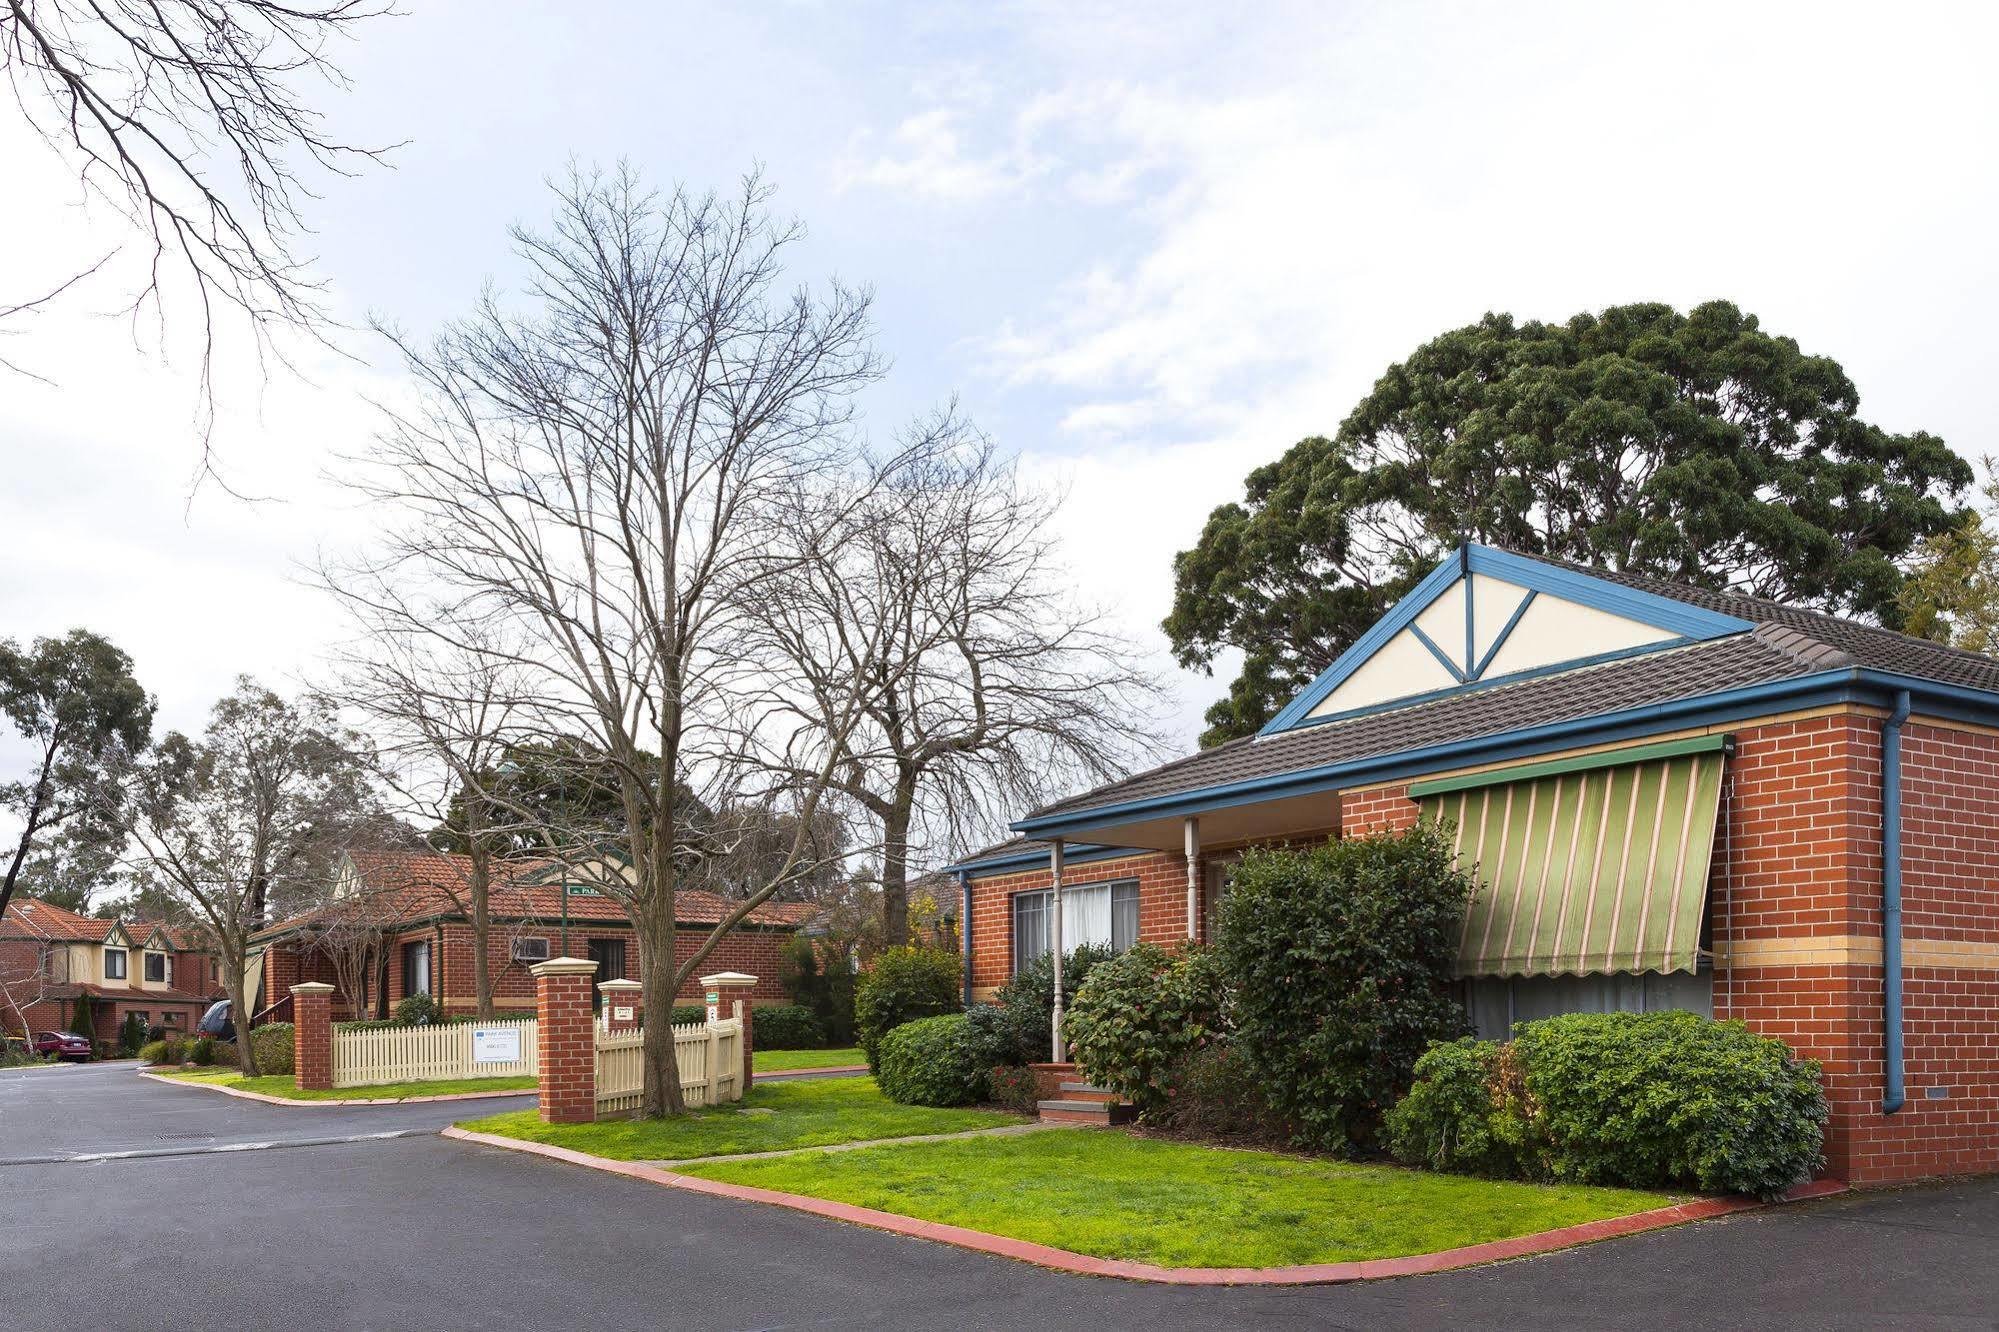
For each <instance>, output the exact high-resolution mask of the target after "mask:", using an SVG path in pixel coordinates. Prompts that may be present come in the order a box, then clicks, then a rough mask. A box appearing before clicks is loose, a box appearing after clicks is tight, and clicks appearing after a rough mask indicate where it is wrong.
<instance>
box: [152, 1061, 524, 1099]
mask: <svg viewBox="0 0 1999 1332" xmlns="http://www.w3.org/2000/svg"><path fill="white" fill-rule="evenodd" d="M152 1071H153V1072H155V1073H158V1074H159V1075H160V1076H161V1077H165V1078H178V1079H179V1080H181V1081H182V1082H199V1083H206V1084H208V1085H209V1086H214V1087H233V1088H235V1089H236V1090H238V1091H250V1092H261V1093H262V1094H263V1095H265V1096H282V1097H284V1098H285V1099H286V1100H288V1101H400V1100H403V1099H404V1098H405V1097H410V1096H456V1095H459V1094H461V1093H464V1092H496V1091H533V1090H534V1088H535V1080H534V1079H533V1078H532V1077H520V1078H446V1079H442V1080H440V1081H436V1082H384V1083H381V1084H379V1085H377V1086H373V1087H336V1088H334V1089H333V1090H332V1091H300V1090H299V1089H298V1086H297V1084H296V1082H294V1080H293V1079H292V1077H291V1075H290V1074H282V1075H278V1076H273V1077H262V1078H246V1077H244V1076H243V1075H242V1074H241V1073H238V1072H237V1071H236V1070H235V1069H233V1068H202V1069H188V1070H183V1071H181V1072H173V1073H170V1072H167V1071H165V1070H163V1069H154V1070H152Z"/></svg>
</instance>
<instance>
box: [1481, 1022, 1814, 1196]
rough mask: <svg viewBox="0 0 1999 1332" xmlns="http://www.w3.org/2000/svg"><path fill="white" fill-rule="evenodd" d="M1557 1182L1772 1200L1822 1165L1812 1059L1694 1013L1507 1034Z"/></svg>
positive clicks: (1523, 1027)
mask: <svg viewBox="0 0 1999 1332" xmlns="http://www.w3.org/2000/svg"><path fill="white" fill-rule="evenodd" d="M1513 1046H1514V1054H1515V1057H1516V1058H1517V1059H1518V1061H1519V1065H1520V1072H1521V1077H1522V1079H1523V1081H1524V1084H1525V1089H1526V1095H1527V1100H1528V1102H1529V1104H1530V1106H1531V1107H1532V1115H1533V1122H1532V1132H1533V1140H1534V1142H1535V1143H1536V1144H1537V1145H1539V1146H1540V1147H1541V1150H1542V1151H1543V1153H1544V1156H1543V1159H1544V1161H1545V1165H1546V1169H1547V1172H1548V1174H1550V1175H1551V1176H1553V1177H1554V1178H1555V1179H1560V1180H1575V1181H1577V1182H1580V1183H1588V1184H1623V1185H1628V1186H1631V1187H1637V1188H1653V1187H1659V1186H1663V1185H1671V1184H1681V1185H1691V1186H1693V1187H1695V1188H1699V1189H1702V1190H1704V1191H1708V1192H1716V1191H1726V1192H1732V1193H1750V1194H1755V1195H1756V1196H1758V1197H1765V1198H1768V1197H1775V1196H1776V1195H1778V1194H1781V1193H1782V1192H1784V1190H1786V1189H1788V1188H1790V1187H1791V1186H1792V1185H1794V1184H1799V1183H1802V1182H1804V1181H1805V1180H1807V1179H1810V1178H1811V1177H1812V1175H1813V1174H1815V1173H1816V1172H1817V1171H1818V1169H1819V1167H1820V1166H1822V1165H1823V1164H1824V1157H1823V1156H1822V1154H1821V1149H1822V1147H1823V1145H1824V1138H1825V1122H1826V1115H1827V1109H1826V1100H1825V1090H1824V1087H1823V1086H1822V1085H1821V1083H1820V1079H1819V1065H1818V1063H1817V1061H1815V1060H1809V1059H1805V1060H1800V1059H1794V1058H1793V1057H1792V1055H1791V1050H1790V1047H1788V1046H1786V1045H1785V1044H1784V1043H1783V1042H1782V1041H1779V1040H1776V1039H1773V1038H1771V1037H1767V1036H1758V1035H1757V1034H1756V1033H1754V1032H1752V1031H1750V1030H1749V1028H1747V1027H1745V1026H1744V1025H1742V1023H1740V1022H1716V1021H1713V1020H1712V1019H1709V1018H1704V1017H1701V1016H1699V1015H1698V1014H1695V1013H1681V1012H1664V1013H1572V1014H1568V1015H1566V1016H1563V1017H1555V1018H1548V1019H1545V1020H1543V1021H1540V1022H1525V1023H1522V1024H1520V1026H1519V1028H1518V1029H1517V1030H1516V1031H1515V1033H1514V1040H1513Z"/></svg>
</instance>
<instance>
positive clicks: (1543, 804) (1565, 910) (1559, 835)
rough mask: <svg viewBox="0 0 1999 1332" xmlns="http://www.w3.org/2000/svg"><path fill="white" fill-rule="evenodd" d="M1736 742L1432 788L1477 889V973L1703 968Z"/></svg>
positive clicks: (1467, 950)
mask: <svg viewBox="0 0 1999 1332" xmlns="http://www.w3.org/2000/svg"><path fill="white" fill-rule="evenodd" d="M1727 745H1728V739H1727V737H1725V736H1701V737H1698V738H1696V739H1692V740H1680V741H1672V742H1668V743H1665V744H1657V745H1643V746H1639V747H1636V748H1631V749H1622V750H1612V751H1608V752H1605V753H1601V754H1592V755H1589V756H1587V757H1584V758H1580V759H1568V760H1558V761H1554V762H1550V763H1537V764H1530V765H1526V766H1523V767H1517V768H1511V769H1504V770H1501V771H1497V772H1488V773H1481V774H1478V775H1476V776H1471V777H1461V778H1446V779H1443V780H1440V781H1434V782H1422V783H1418V784H1417V785H1415V786H1412V787H1411V788H1410V790H1409V794H1410V796H1411V797H1413V798H1414V799H1416V800H1417V801H1419V802H1420V804H1421V806H1422V811H1423V817H1424V818H1426V819H1429V820H1431V821H1433V822H1437V823H1441V824H1443V825H1445V826H1446V827H1449V828H1451V829H1453V832H1452V834H1451V835H1452V836H1453V837H1454V839H1455V841H1456V845H1457V850H1458V863H1459V864H1460V865H1461V866H1463V867H1465V868H1466V869H1468V870H1470V871H1471V872H1472V873H1473V874H1474V875H1475V876H1476V878H1477V880H1478V885H1479V886H1478V891H1477V893H1476V895H1475V896H1474V897H1473V899H1472V905H1471V910H1470V911H1469V912H1468V913H1467V914H1466V916H1465V926H1464V939H1463V942H1462V945H1461V947H1460V949H1459V954H1458V969H1459V972H1460V974H1463V975H1466V976H1569V975H1594V974H1602V973H1608V972H1647V971H1658V972H1673V971H1692V970H1694V967H1695V962H1696V953H1697V949H1698V945H1699V942H1700V925H1701V908H1702V905H1703V903H1704V902H1705V900H1706V897H1707V880H1708V864H1709V861H1710V859H1711V857H1712V856H1713V852H1714V835H1715V822H1716V815H1717V811H1718V809H1719V807H1720V800H1721V771H1722V762H1723V756H1724V753H1725V751H1726V748H1727Z"/></svg>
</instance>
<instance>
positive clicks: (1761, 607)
mask: <svg viewBox="0 0 1999 1332" xmlns="http://www.w3.org/2000/svg"><path fill="white" fill-rule="evenodd" d="M1516 553H1517V552H1516ZM1525 558H1530V559H1536V560H1540V562H1542V563H1544V564H1550V565H1554V566H1557V567H1560V568H1564V569H1569V570H1572V571H1574V572H1576V573H1580V574H1584V575H1587V576H1590V577H1594V578H1599V579H1602V580H1604V581H1606V582H1610V583H1615V584H1618V585H1621V586H1624V587H1629V588H1634V589H1636V590H1639V591H1643V592H1649V593H1652V594H1654V595H1657V596H1661V597H1667V598H1670V599H1672V600H1675V601H1680V602H1684V603H1686V604H1688V605H1693V606H1699V607H1702V608H1704V609H1708V610H1713V611H1718V612H1721V613H1723V614H1727V615H1733V616H1736V617H1737V618H1739V619H1742V620H1746V621H1748V622H1749V623H1750V624H1752V625H1753V626H1754V628H1753V629H1751V630H1750V631H1748V632H1746V633H1740V634H1735V635H1731V636H1728V637H1723V638H1716V639H1710V640H1707V641H1705V642H1699V643H1691V644H1687V645H1684V646H1677V647H1667V648H1662V649H1660V650H1658V651H1654V652H1650V653H1646V654H1644V655H1640V656H1634V657H1627V658H1623V659H1620V660H1615V661H1608V662H1600V663H1597V664H1595V665H1585V666H1578V667H1576V668H1574V669H1572V670H1568V671H1558V672H1555V673H1551V674H1547V675H1540V676H1532V677H1527V678H1522V679H1518V680H1513V681H1503V682H1497V683H1494V684H1492V685H1490V686H1486V687H1481V688H1477V689H1472V690H1468V691H1466V692H1463V693H1458V694H1450V695H1445V696H1443V697H1441V698H1436V697H1433V698H1431V699H1429V700H1428V701H1420V702H1411V703H1409V704H1408V705H1406V706H1403V707H1391V708H1387V709H1384V710H1382V711H1378V712H1373V713H1366V714H1361V715H1358V716H1353V717H1349V718H1345V719H1342V720H1339V721H1331V722H1325V723H1320V724H1316V725H1309V726H1303V727H1299V728H1296V729H1293V730H1289V731H1279V732H1276V733H1274V734H1271V735H1268V736H1260V737H1255V736H1253V737H1245V738H1243V739H1240V740H1232V741H1228V742H1226V743H1224V744H1221V745H1217V746H1215V747H1214V748H1213V749H1206V750H1202V751H1201V752H1199V753H1197V754H1190V755H1188V756H1187V757H1185V758H1181V759H1176V760H1174V761H1172V762H1170V763H1166V764H1163V765H1161V766H1160V767H1157V768H1152V769H1150V770H1148V771H1145V772H1140V773H1136V774H1134V775H1132V776H1130V777H1127V778H1125V779H1123V780H1121V781H1117V782H1111V783H1108V784H1106V785H1103V786H1099V787H1097V788H1095V789H1093V790H1090V791H1085V792H1082V793H1080V794H1077V795H1073V796H1069V797H1067V798H1065V799H1062V800H1058V801H1055V802H1053V803H1051V804H1048V805H1044V806H1043V807H1041V808H1040V809H1037V810H1034V811H1033V812H1032V814H1031V815H1030V816H1029V817H1031V818H1040V817H1043V816H1045V815H1050V814H1066V813H1075V812H1081V811H1085V810H1091V809H1097V808H1100V807H1103V806H1108V805H1121V804H1125V803H1127V802H1130V801H1137V800H1145V799H1150V798H1154V797H1161V796H1172V795H1180V794H1185V793H1189V792H1194V791H1199V790H1203V789H1206V788H1208V787H1213V786H1221V785H1225V784H1229V783H1233V782H1241V781H1249V780H1253V779H1256V778H1261V777H1274V776H1280V775H1282V774H1284V773H1289V772H1296V771H1300V770H1303V769H1308V768H1318V767H1323V766H1327V765H1330V764H1336V763H1345V762H1351V761H1356V760H1361V759H1367V758H1375V757H1387V756H1390V755H1393V754H1397V753H1402V752H1405V751H1408V750H1414V749H1422V748H1425V747H1428V746H1431V745H1438V744H1446V743H1450V742H1453V741H1462V740H1473V739H1477V738H1479V737H1481V736H1487V735H1498V734H1503V733H1505V732H1508V731H1512V730H1517V729H1520V728H1523V727H1529V726H1536V725H1541V724H1545V723H1550V722H1560V721H1569V720H1575V719H1579V718H1585V717H1590V716H1595V715H1599V714H1604V713H1611V712H1622V711H1625V710H1627V709H1631V708H1637V707H1643V706H1646V705H1649V704H1659V703H1667V702H1672V701H1675V700H1680V699H1691V698H1697V697H1700V696H1701V695H1704V694H1712V693H1718V692H1721V691H1723V690H1728V689H1735V688H1740V687H1743V686H1746V685H1755V684H1763V683H1768V682H1772V681H1777V680H1784V679H1791V678H1795V677H1799V676H1805V675H1814V674H1818V673H1820V672H1823V671H1831V670H1840V669H1845V668H1852V667H1862V668H1867V669H1872V670H1879V671H1887V672H1893V673H1898V674H1903V675H1910V676H1916V677H1919V678H1923V679H1929V680H1935V681H1938V682H1940V683H1944V684H1951V685H1961V686H1965V687H1968V688H1974V689H1984V690H1991V691H1993V692H1995V693H1999V661H1995V660H1993V659H1992V658H1988V657H1982V656H1979V655H1977V654H1976V653H1971V652H1965V651H1961V650H1959V649H1957V648H1951V647H1945V646H1943V645H1942V644H1939V643H1932V642H1929V641H1927V640H1924V639H1920V638H1913V637H1911V636H1909V635H1907V634H1899V633H1895V632H1893V631H1892V630H1887V629H1881V628H1876V627H1874V626H1872V625H1865V624H1857V623H1855V622H1853V621H1851V620H1843V619H1840V618H1839V617H1837V616H1833V615H1827V614H1823V613H1821V612H1818V611H1810V610H1801V609H1799V608H1797V607H1794V606H1786V605H1782V604H1780V603H1778V602H1774V601H1768V600H1765V599H1763V598H1760V597H1751V596H1745V595H1743V594H1740V593H1732V592H1712V591H1708V590H1706V589H1704V588H1696V587H1688V586H1685V585H1682V584H1678V583H1672V582H1667V581H1665V580H1663V579H1657V578H1649V577H1645V576H1643V575H1639V574H1627V573H1615V572H1607V571H1605V570H1602V569H1595V568H1591V567H1589V566H1587V565H1579V564H1572V563H1569V562H1567V561H1563V560H1552V559H1546V558H1544V557H1541V556H1527V557H1525ZM1041 845H1043V843H1041V842H1039V841H1038V840H1036V839H1033V838H1015V839H1013V840H1011V841H1007V842H1002V843H1000V844H998V845H997V846H992V847H988V848H986V849H985V850H983V851H980V852H978V853H977V854H975V855H973V856H968V857H966V858H965V861H963V862H961V863H971V862H974V861H978V860H986V859H992V858H995V857H999V856H1004V855H1008V854H1015V853H1019V852H1022V851H1026V850H1030V849H1034V848H1037V847H1039V846H1041Z"/></svg>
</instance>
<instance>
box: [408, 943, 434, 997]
mask: <svg viewBox="0 0 1999 1332" xmlns="http://www.w3.org/2000/svg"><path fill="white" fill-rule="evenodd" d="M403 993H404V994H405V995H412V994H429V993H430V940H428V939H420V940H418V941H417V942H416V943H406V944H404V945H403Z"/></svg>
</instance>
